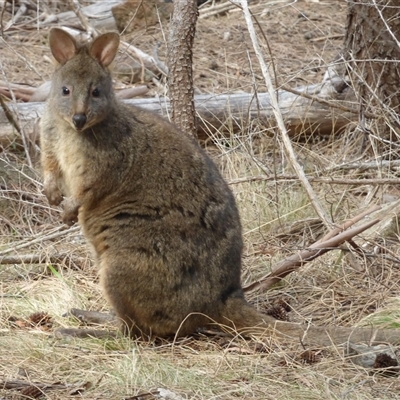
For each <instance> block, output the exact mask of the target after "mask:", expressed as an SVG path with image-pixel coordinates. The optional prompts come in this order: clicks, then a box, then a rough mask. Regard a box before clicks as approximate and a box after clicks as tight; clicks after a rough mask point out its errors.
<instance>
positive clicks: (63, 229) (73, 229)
mask: <svg viewBox="0 0 400 400" xmlns="http://www.w3.org/2000/svg"><path fill="white" fill-rule="evenodd" d="M79 230H80V226H78V225H77V226H72V227H71V228H68V229H67V226H66V225H62V226H59V227H57V228H56V232H53V233H51V234H48V235H43V236H39V237H37V238H35V239H32V240H29V241H28V242H25V243H21V244H18V245H16V246H12V247H9V248H8V249H6V250H3V251H1V252H0V257H2V256H4V255H6V254H9V253H12V252H14V251H17V250H21V249H24V248H25V247H29V246H32V245H33V244H36V243H41V242H44V241H46V240H52V239H56V238H58V237H60V236H64V235H67V234H69V233H73V232H79Z"/></svg>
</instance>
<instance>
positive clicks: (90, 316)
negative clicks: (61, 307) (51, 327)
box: [54, 308, 119, 339]
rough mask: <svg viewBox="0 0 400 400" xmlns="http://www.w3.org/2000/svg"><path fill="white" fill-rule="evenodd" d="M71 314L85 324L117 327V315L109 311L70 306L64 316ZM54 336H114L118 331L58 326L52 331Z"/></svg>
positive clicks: (104, 337)
mask: <svg viewBox="0 0 400 400" xmlns="http://www.w3.org/2000/svg"><path fill="white" fill-rule="evenodd" d="M68 315H72V316H74V317H76V318H78V319H79V320H80V321H81V322H83V323H85V324H95V325H106V326H107V325H108V326H110V327H119V321H118V319H117V317H116V316H115V315H113V314H110V313H103V312H99V311H87V310H80V309H78V308H72V309H71V310H70V311H69V312H68V313H67V314H65V315H64V316H68ZM54 336H55V337H57V338H61V337H63V336H73V337H78V338H90V337H92V338H97V339H106V338H116V337H117V336H118V331H112V330H106V329H93V328H59V329H56V330H55V331H54Z"/></svg>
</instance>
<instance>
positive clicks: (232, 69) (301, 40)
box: [0, 0, 347, 95]
mask: <svg viewBox="0 0 400 400" xmlns="http://www.w3.org/2000/svg"><path fill="white" fill-rule="evenodd" d="M346 7H347V4H346V2H344V1H340V0H337V1H319V2H306V1H293V2H288V1H274V2H266V1H261V0H259V1H253V2H252V3H251V10H252V12H253V14H254V15H255V16H256V18H257V21H258V22H259V24H260V27H261V28H262V30H263V32H264V34H265V36H266V38H267V41H268V43H265V42H264V41H263V40H261V41H260V42H261V45H262V47H263V51H264V55H265V57H266V59H267V61H271V60H272V61H273V64H274V68H275V70H276V73H277V82H278V84H289V85H290V86H292V87H296V86H301V85H307V84H310V83H317V82H319V81H320V80H321V78H322V76H323V74H324V72H325V66H326V63H328V62H330V61H332V60H333V59H334V58H335V57H336V55H337V54H338V52H339V51H340V49H341V45H342V41H343V35H344V24H345V18H346ZM34 11H35V10H30V12H29V17H27V18H26V19H27V21H31V22H30V23H29V24H27V23H25V24H22V26H21V27H20V28H18V29H10V32H7V31H6V32H5V33H4V42H2V43H1V44H0V49H1V54H2V73H3V79H6V80H7V81H9V82H13V83H27V84H30V85H33V86H39V85H40V84H41V83H43V82H44V81H46V80H49V79H50V77H51V73H52V64H51V60H50V54H49V49H48V47H47V39H46V38H47V33H48V30H49V28H43V29H41V28H39V29H37V26H36V25H35V23H34V21H32V18H33V17H34V16H35V13H34ZM7 16H8V14H7V13H5V15H4V16H3V24H5V22H8V21H7ZM165 37H168V24H167V22H166V21H163V25H162V26H160V25H159V24H158V25H152V26H148V27H144V28H142V29H140V30H138V31H134V32H132V33H130V34H127V35H124V36H123V37H122V39H123V40H125V41H127V42H129V43H131V44H133V45H135V46H136V47H139V48H140V49H141V50H143V51H145V52H147V53H148V54H150V55H152V54H153V52H154V49H155V48H156V45H157V43H161V46H160V50H159V53H160V54H159V56H160V58H161V59H162V60H163V59H165V52H166V46H165ZM163 43H164V44H163ZM194 72H195V74H194V76H195V82H194V84H195V88H196V91H197V93H227V92H238V91H244V92H250V91H251V90H252V88H254V85H256V86H257V88H258V90H260V91H264V90H265V84H264V80H263V78H262V76H261V73H260V68H259V65H258V62H257V60H256V58H255V56H254V51H253V48H252V45H251V42H250V40H249V35H248V32H247V28H246V25H245V23H244V20H243V18H242V17H241V11H240V10H239V9H233V10H231V11H230V12H228V13H225V14H223V15H217V16H212V17H208V18H200V19H199V21H198V25H197V33H196V39H195V45H194ZM149 95H153V92H150V93H149Z"/></svg>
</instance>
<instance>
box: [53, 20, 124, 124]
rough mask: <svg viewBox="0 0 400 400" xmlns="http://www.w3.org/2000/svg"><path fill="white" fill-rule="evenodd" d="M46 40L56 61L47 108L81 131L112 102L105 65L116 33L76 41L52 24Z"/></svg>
mask: <svg viewBox="0 0 400 400" xmlns="http://www.w3.org/2000/svg"><path fill="white" fill-rule="evenodd" d="M49 42H50V49H51V52H52V54H53V56H54V58H55V59H56V61H57V62H58V67H57V68H56V71H55V73H54V76H53V79H52V84H51V94H50V99H49V102H50V107H51V110H52V112H55V113H57V114H58V115H59V116H60V117H62V118H63V119H64V120H66V121H67V122H68V123H70V124H71V126H72V127H73V128H74V129H75V130H76V131H84V130H85V129H87V128H90V127H92V126H94V125H96V124H98V123H99V122H101V121H102V120H104V119H105V118H106V117H107V115H108V112H109V111H110V109H111V108H112V106H113V102H114V93H113V89H112V81H111V76H110V72H109V70H108V69H107V67H108V66H109V65H110V64H111V62H112V61H113V59H114V57H115V55H116V54H117V50H118V45H119V35H118V34H117V33H111V32H110V33H105V34H103V35H101V36H98V37H97V38H96V39H95V40H94V41H93V42H92V43H90V44H86V45H79V44H78V43H77V42H76V41H75V39H74V38H73V37H72V36H71V35H69V34H68V33H67V32H65V31H63V30H62V29H59V28H53V29H52V30H51V31H50V36H49Z"/></svg>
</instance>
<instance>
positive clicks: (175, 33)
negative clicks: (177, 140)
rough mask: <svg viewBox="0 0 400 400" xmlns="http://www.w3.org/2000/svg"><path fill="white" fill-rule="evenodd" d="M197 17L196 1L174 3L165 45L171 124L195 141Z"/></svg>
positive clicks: (179, 0) (182, 0)
mask: <svg viewBox="0 0 400 400" xmlns="http://www.w3.org/2000/svg"><path fill="white" fill-rule="evenodd" d="M197 15H198V10H197V0H175V1H174V13H173V16H172V21H171V28H170V38H169V43H168V71H169V72H168V86H169V98H170V101H171V106H172V121H173V122H174V123H175V124H176V125H177V126H178V127H179V128H181V129H182V130H183V131H184V132H187V133H188V134H190V135H193V136H194V137H196V131H197V129H196V114H195V108H194V90H193V74H192V58H193V54H192V46H193V40H194V35H195V31H196V21H197Z"/></svg>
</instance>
